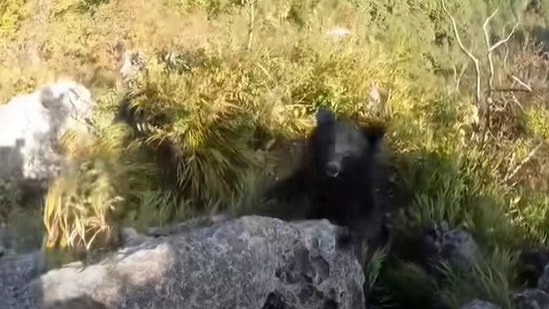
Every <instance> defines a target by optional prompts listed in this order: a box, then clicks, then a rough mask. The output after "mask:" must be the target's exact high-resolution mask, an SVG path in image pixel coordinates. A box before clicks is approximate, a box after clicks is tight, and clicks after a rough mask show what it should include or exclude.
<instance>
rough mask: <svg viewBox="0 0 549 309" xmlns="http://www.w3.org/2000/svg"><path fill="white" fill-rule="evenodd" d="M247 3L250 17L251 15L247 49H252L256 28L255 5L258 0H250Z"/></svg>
mask: <svg viewBox="0 0 549 309" xmlns="http://www.w3.org/2000/svg"><path fill="white" fill-rule="evenodd" d="M246 3H247V5H248V17H249V20H248V44H247V46H246V49H247V50H251V49H252V44H253V38H254V30H255V29H254V28H255V5H256V0H248V1H247V2H246Z"/></svg>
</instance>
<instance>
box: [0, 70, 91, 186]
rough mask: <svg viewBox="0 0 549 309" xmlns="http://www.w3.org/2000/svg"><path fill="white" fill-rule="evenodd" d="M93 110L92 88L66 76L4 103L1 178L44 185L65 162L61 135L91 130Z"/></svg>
mask: <svg viewBox="0 0 549 309" xmlns="http://www.w3.org/2000/svg"><path fill="white" fill-rule="evenodd" d="M92 113H93V103H92V98H91V93H90V91H89V90H88V89H86V87H84V86H83V85H81V84H78V83H76V82H73V81H64V80H60V81H57V82H54V83H50V84H47V85H45V86H43V87H41V88H40V89H38V90H36V91H34V92H32V93H27V94H22V95H18V96H16V97H13V98H12V99H11V100H10V101H9V102H7V103H6V104H2V105H0V131H1V132H2V134H1V135H0V180H7V181H16V182H23V184H25V185H29V186H30V187H35V186H38V187H41V188H44V187H45V181H47V180H48V179H51V177H52V176H55V175H57V174H58V173H59V172H60V171H61V170H62V168H63V166H64V165H65V160H64V157H63V155H62V153H61V152H60V148H59V140H60V138H61V136H62V135H63V134H64V133H65V132H66V131H67V130H68V129H71V130H75V131H77V132H79V133H81V132H87V126H86V125H85V123H86V122H87V121H89V120H90V119H91V117H92Z"/></svg>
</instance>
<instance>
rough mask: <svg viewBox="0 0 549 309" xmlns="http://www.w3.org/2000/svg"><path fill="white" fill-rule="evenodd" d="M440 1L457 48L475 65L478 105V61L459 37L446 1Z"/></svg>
mask: <svg viewBox="0 0 549 309" xmlns="http://www.w3.org/2000/svg"><path fill="white" fill-rule="evenodd" d="M440 3H441V5H442V10H443V11H444V13H445V14H446V15H447V16H448V18H449V19H450V21H451V22H452V28H453V30H454V35H455V36H456V40H457V42H458V45H459V48H460V49H461V50H462V51H463V53H465V55H467V57H469V59H471V61H472V62H473V64H474V65H475V75H476V88H477V91H476V97H475V98H476V103H477V106H479V105H480V103H481V90H480V89H481V88H480V86H481V84H480V61H479V60H478V58H476V57H475V56H474V55H473V53H471V52H470V51H469V50H468V49H467V48H466V47H465V45H464V44H463V41H462V40H461V37H460V36H459V31H458V29H457V23H456V20H455V18H454V16H452V14H450V12H449V11H448V8H447V7H446V1H445V0H440Z"/></svg>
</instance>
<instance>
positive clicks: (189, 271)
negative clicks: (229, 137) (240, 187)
mask: <svg viewBox="0 0 549 309" xmlns="http://www.w3.org/2000/svg"><path fill="white" fill-rule="evenodd" d="M340 232H341V231H340V229H339V228H337V227H336V226H334V225H331V224H330V223H329V222H328V221H327V220H320V221H301V222H286V221H282V220H279V219H274V218H268V217H260V216H245V217H241V218H236V219H225V220H218V221H213V222H210V223H209V225H207V226H202V227H196V228H193V229H187V230H184V231H179V232H177V231H175V232H172V234H166V235H162V236H157V237H153V236H145V235H141V234H137V233H135V232H133V233H127V236H126V237H127V239H126V245H125V247H124V248H121V249H120V250H119V251H118V252H116V253H115V254H113V255H112V256H110V257H108V258H106V259H104V260H102V261H101V262H99V263H97V264H92V265H88V266H87V267H85V268H84V269H83V270H82V268H80V267H70V266H66V267H64V268H60V269H54V270H51V271H49V272H47V273H45V274H43V275H41V276H38V274H36V276H35V277H34V278H29V276H28V275H27V276H26V277H25V274H33V273H34V272H33V271H32V268H33V267H37V266H36V264H39V263H36V264H32V263H30V264H29V259H28V258H27V259H24V258H21V259H16V258H15V259H10V260H0V274H2V276H1V277H0V295H2V299H3V300H5V301H2V302H0V308H2V309H4V308H6V309H7V308H14V309H15V308H17V309H24V308H29V309H30V308H158V309H161V308H166V309H168V308H170V309H173V308H189V309H191V308H197V309H198V308H220V309H221V308H258V309H260V308H263V309H278V308H303V309H307V308H311V309H319V308H326V309H329V308H341V309H344V308H349V309H360V308H365V305H364V295H363V290H362V286H363V283H364V280H365V279H364V274H363V272H362V269H361V267H360V265H359V263H358V261H357V260H356V258H355V257H354V255H353V253H352V250H351V249H350V248H349V249H340V248H339V246H337V244H336V241H337V239H338V238H339V237H338V236H339V233H340ZM130 238H131V239H130ZM18 261H20V262H21V265H17V262H18ZM33 265H34V266H33ZM16 279H17V280H16ZM23 279H25V280H23Z"/></svg>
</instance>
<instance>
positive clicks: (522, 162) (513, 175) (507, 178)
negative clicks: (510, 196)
mask: <svg viewBox="0 0 549 309" xmlns="http://www.w3.org/2000/svg"><path fill="white" fill-rule="evenodd" d="M543 144H544V143H543V142H539V143H538V144H537V145H536V147H534V148H533V149H532V150H531V151H530V152H529V153H528V155H527V156H526V157H525V158H524V159H522V161H520V163H519V164H518V165H517V166H516V167H515V169H513V171H512V172H510V173H507V175H506V176H505V177H504V178H503V182H504V183H506V182H508V181H509V180H510V179H511V178H513V177H515V175H516V174H517V173H518V172H519V171H520V170H521V169H522V168H523V167H524V165H526V163H528V162H530V160H532V158H533V157H534V156H535V155H536V153H537V152H538V151H539V150H540V149H541V146H543Z"/></svg>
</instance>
